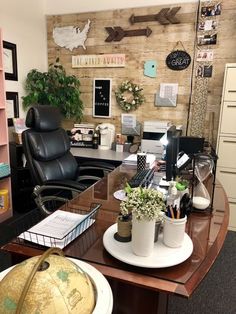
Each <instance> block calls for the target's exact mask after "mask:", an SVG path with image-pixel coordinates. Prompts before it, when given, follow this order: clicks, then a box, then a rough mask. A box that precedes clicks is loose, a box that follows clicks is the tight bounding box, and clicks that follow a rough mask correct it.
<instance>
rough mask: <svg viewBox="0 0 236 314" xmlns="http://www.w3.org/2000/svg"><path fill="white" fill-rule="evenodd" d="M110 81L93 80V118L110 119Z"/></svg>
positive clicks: (108, 79)
mask: <svg viewBox="0 0 236 314" xmlns="http://www.w3.org/2000/svg"><path fill="white" fill-rule="evenodd" d="M111 91H112V79H110V78H94V79H93V117H95V118H111Z"/></svg>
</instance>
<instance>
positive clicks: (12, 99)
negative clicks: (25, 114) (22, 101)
mask: <svg viewBox="0 0 236 314" xmlns="http://www.w3.org/2000/svg"><path fill="white" fill-rule="evenodd" d="M6 112H7V121H8V126H13V118H19V99H18V93H17V92H6Z"/></svg>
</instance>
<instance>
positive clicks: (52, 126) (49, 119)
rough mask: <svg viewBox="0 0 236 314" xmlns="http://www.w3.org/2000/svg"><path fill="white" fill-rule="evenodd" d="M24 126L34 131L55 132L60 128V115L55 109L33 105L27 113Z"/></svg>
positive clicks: (48, 106)
mask: <svg viewBox="0 0 236 314" xmlns="http://www.w3.org/2000/svg"><path fill="white" fill-rule="evenodd" d="M25 124H26V126H27V127H28V128H32V129H34V130H36V131H45V132H47V131H53V130H57V129H58V128H60V126H61V114H60V111H59V109H58V108H56V107H53V106H50V105H34V106H33V107H31V108H30V109H29V110H28V112H27V115H26V122H25Z"/></svg>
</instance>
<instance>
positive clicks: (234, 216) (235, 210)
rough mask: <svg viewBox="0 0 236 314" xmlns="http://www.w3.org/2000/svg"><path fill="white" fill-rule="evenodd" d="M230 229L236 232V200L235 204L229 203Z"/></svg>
mask: <svg viewBox="0 0 236 314" xmlns="http://www.w3.org/2000/svg"><path fill="white" fill-rule="evenodd" d="M229 210H230V215H229V229H230V230H233V231H236V200H235V202H231V201H229Z"/></svg>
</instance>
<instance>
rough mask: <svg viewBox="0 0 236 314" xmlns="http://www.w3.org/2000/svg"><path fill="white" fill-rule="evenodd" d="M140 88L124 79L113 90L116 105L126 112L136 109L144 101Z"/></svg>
mask: <svg viewBox="0 0 236 314" xmlns="http://www.w3.org/2000/svg"><path fill="white" fill-rule="evenodd" d="M142 90H143V89H142V88H140V87H139V86H138V85H136V84H134V83H132V82H131V81H124V82H123V83H122V84H121V85H120V86H119V87H118V90H117V91H116V92H115V95H116V101H117V103H118V105H119V106H120V107H121V108H122V110H124V111H126V112H128V111H131V110H135V109H137V108H138V106H140V105H141V104H142V103H143V102H144V101H145V98H144V96H143V95H142V93H141V91H142Z"/></svg>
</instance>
